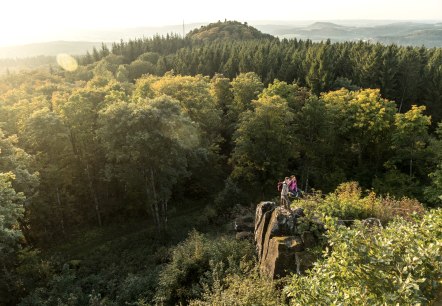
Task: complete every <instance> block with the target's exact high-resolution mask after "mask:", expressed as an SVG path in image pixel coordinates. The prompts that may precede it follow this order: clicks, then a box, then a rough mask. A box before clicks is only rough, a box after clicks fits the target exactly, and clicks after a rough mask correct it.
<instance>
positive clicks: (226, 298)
mask: <svg viewBox="0 0 442 306" xmlns="http://www.w3.org/2000/svg"><path fill="white" fill-rule="evenodd" d="M245 272H246V271H245ZM248 272H249V274H248V275H247V274H244V275H239V274H233V275H228V276H227V277H226V278H225V280H224V285H222V284H221V283H222V282H221V281H218V282H216V283H215V285H214V286H213V287H212V288H211V289H209V290H206V292H205V294H204V295H203V298H202V299H200V300H193V301H191V302H190V305H191V306H212V305H213V306H224V305H265V306H274V305H284V302H283V297H282V294H281V291H280V290H278V289H277V285H278V283H277V282H275V281H272V280H269V279H266V278H262V277H260V276H259V274H258V273H257V271H256V269H255V270H254V271H248Z"/></svg>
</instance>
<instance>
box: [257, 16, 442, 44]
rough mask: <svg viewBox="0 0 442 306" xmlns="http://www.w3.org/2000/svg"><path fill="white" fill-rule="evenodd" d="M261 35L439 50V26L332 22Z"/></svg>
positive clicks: (265, 29) (272, 28)
mask: <svg viewBox="0 0 442 306" xmlns="http://www.w3.org/2000/svg"><path fill="white" fill-rule="evenodd" d="M258 28H259V29H260V30H261V31H263V32H267V33H271V34H273V35H275V36H279V37H282V38H299V39H311V40H313V41H321V40H327V39H331V40H332V41H358V40H364V41H372V42H380V43H384V44H391V43H395V44H398V45H410V46H422V45H424V46H426V47H429V48H431V47H442V25H441V23H416V22H396V23H390V24H382V25H374V26H351V25H347V26H346V25H339V24H335V23H332V22H315V23H313V24H311V25H306V26H305V25H304V26H296V27H288V26H285V27H278V26H277V25H264V26H259V27H258Z"/></svg>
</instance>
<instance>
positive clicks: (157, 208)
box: [150, 169, 162, 233]
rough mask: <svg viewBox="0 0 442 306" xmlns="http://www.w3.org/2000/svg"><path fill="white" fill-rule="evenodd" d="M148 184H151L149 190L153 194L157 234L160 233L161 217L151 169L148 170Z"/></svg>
mask: <svg viewBox="0 0 442 306" xmlns="http://www.w3.org/2000/svg"><path fill="white" fill-rule="evenodd" d="M150 184H151V189H152V194H153V204H152V206H153V213H154V217H155V223H156V225H157V231H158V233H162V226H161V216H160V211H159V207H158V203H159V202H158V201H159V199H158V196H157V191H156V187H155V176H154V174H153V169H150Z"/></svg>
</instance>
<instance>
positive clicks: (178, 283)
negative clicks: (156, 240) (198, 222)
mask: <svg viewBox="0 0 442 306" xmlns="http://www.w3.org/2000/svg"><path fill="white" fill-rule="evenodd" d="M253 256H254V248H253V245H252V244H251V243H250V242H248V241H237V240H235V239H234V238H229V237H221V238H216V239H210V238H209V237H207V236H205V235H203V234H200V233H198V232H196V231H192V232H191V233H190V234H189V237H188V238H187V239H186V240H185V241H183V242H182V243H180V244H178V245H177V246H176V247H175V248H174V249H173V250H172V259H171V262H170V263H169V264H167V265H166V266H165V267H164V269H163V270H162V271H161V272H160V275H159V285H158V289H157V292H156V295H155V301H156V302H157V303H159V304H166V305H176V304H180V303H181V304H185V303H187V302H188V301H189V300H191V299H197V298H200V297H201V295H202V293H203V288H204V287H207V286H208V287H211V286H212V285H213V283H214V278H213V275H214V274H216V273H217V274H218V275H220V277H219V278H220V279H223V278H224V276H225V275H228V274H235V273H241V261H243V260H252V258H253ZM215 271H217V272H216V273H215Z"/></svg>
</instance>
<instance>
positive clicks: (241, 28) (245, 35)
mask: <svg viewBox="0 0 442 306" xmlns="http://www.w3.org/2000/svg"><path fill="white" fill-rule="evenodd" d="M186 37H188V38H190V39H197V40H205V41H213V40H223V39H233V40H247V39H273V38H274V37H273V36H272V35H270V34H264V33H262V32H261V31H259V30H258V29H256V28H254V27H252V26H249V25H248V24H247V22H244V23H241V22H238V21H224V22H221V21H218V22H216V23H211V24H209V25H207V26H201V27H200V28H199V29H195V30H192V31H190V32H189V33H188V34H187V36H186Z"/></svg>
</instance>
